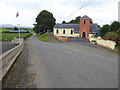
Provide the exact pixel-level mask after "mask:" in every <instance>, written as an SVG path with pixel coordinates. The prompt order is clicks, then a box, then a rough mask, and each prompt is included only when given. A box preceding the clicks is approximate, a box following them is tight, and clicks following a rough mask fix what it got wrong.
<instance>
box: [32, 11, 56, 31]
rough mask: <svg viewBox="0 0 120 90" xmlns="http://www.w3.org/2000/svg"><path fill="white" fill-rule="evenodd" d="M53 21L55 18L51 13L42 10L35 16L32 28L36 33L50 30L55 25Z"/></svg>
mask: <svg viewBox="0 0 120 90" xmlns="http://www.w3.org/2000/svg"><path fill="white" fill-rule="evenodd" d="M55 21H56V20H55V18H54V17H53V14H52V13H50V12H48V11H47V10H43V11H42V12H40V13H39V15H38V16H37V18H36V24H34V28H33V30H34V31H35V32H36V33H43V32H46V31H47V30H52V29H53V27H54V25H55Z"/></svg>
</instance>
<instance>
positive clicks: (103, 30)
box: [100, 24, 110, 37]
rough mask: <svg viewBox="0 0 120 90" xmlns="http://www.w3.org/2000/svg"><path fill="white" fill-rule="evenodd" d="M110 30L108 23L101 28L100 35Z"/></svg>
mask: <svg viewBox="0 0 120 90" xmlns="http://www.w3.org/2000/svg"><path fill="white" fill-rule="evenodd" d="M109 30H110V25H108V24H106V25H104V26H103V27H101V28H100V36H101V37H103V36H104V35H105V34H106V33H107V32H108V31H109Z"/></svg>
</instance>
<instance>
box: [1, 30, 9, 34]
mask: <svg viewBox="0 0 120 90" xmlns="http://www.w3.org/2000/svg"><path fill="white" fill-rule="evenodd" d="M7 31H10V30H9V29H0V33H2V32H7Z"/></svg>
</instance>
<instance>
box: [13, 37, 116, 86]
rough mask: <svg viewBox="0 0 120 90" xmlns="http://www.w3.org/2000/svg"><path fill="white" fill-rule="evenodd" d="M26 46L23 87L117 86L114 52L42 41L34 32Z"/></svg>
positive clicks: (86, 46)
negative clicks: (25, 74) (25, 77)
mask: <svg viewBox="0 0 120 90" xmlns="http://www.w3.org/2000/svg"><path fill="white" fill-rule="evenodd" d="M81 43H82V42H81ZM25 46H27V53H25V54H26V56H27V65H28V66H27V67H26V70H25V71H26V72H27V73H28V74H29V77H27V82H25V80H24V81H23V82H24V83H26V86H25V85H21V87H27V88H28V87H35V88H117V87H118V55H116V54H114V53H112V52H108V51H105V50H103V49H100V48H97V47H96V48H94V47H92V46H89V45H84V44H81V45H80V44H74V42H73V43H72V42H68V43H60V42H57V43H54V42H41V41H38V40H37V39H36V37H35V35H33V37H31V38H30V39H29V40H28V41H26V42H25ZM22 53H23V52H22ZM22 53H21V54H22ZM25 54H24V55H25ZM21 57H22V56H21ZM18 59H19V58H18ZM25 60H26V59H25ZM18 75H19V74H18ZM21 79H22V78H21ZM11 82H12V80H11ZM22 84H23V83H22Z"/></svg>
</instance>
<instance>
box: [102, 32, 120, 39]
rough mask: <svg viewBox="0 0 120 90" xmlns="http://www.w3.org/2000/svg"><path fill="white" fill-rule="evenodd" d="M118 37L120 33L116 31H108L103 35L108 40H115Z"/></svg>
mask: <svg viewBox="0 0 120 90" xmlns="http://www.w3.org/2000/svg"><path fill="white" fill-rule="evenodd" d="M117 37H118V34H117V33H116V32H108V33H106V34H105V35H104V36H103V38H104V39H107V40H115V39H116V38H117Z"/></svg>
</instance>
